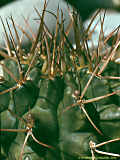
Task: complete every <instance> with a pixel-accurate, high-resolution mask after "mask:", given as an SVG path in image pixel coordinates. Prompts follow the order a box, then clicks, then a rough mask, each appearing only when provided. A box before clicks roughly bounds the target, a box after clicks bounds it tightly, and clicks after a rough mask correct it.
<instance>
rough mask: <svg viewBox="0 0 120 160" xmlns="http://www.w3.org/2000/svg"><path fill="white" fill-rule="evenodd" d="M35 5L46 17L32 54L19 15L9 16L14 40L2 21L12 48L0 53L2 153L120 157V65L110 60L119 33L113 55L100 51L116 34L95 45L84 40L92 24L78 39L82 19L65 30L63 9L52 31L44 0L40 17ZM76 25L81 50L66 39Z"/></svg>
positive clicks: (75, 17)
mask: <svg viewBox="0 0 120 160" xmlns="http://www.w3.org/2000/svg"><path fill="white" fill-rule="evenodd" d="M35 10H36V13H37V14H38V18H40V19H41V22H40V24H39V28H38V32H37V34H36V37H35V39H34V38H33V39H34V40H32V41H31V43H32V46H31V48H30V49H29V48H28V50H29V52H25V51H24V49H23V48H22V47H21V41H20V37H19V35H18V32H17V30H16V25H15V21H14V19H13V18H12V17H11V23H12V27H13V30H14V32H15V35H16V37H17V41H18V44H17V45H16V44H15V43H14V41H15V39H14V36H13V35H12V32H11V34H10V36H11V37H10V38H9V36H8V33H7V31H6V28H5V25H4V22H3V21H2V20H1V21H2V23H3V27H4V31H5V35H6V39H7V40H6V43H7V51H8V54H7V53H6V52H4V51H3V52H0V54H1V55H2V56H3V59H2V60H1V61H0V65H1V66H2V71H3V76H1V82H0V114H1V129H0V132H1V136H0V137H1V140H0V141H1V151H2V155H1V157H2V158H3V157H5V158H6V159H9V160H11V159H12V160H13V159H16V160H22V159H34V160H37V159H42V160H44V159H46V160H51V159H53V160H58V159H59V160H63V159H64V160H70V159H71V160H72V159H76V160H77V159H84V158H86V157H87V156H89V157H92V158H93V159H94V158H95V157H98V159H99V156H101V154H104V156H109V155H110V156H115V157H120V149H119V148H120V135H119V133H120V129H119V125H120V107H119V103H120V101H119V100H120V89H119V83H120V82H119V80H120V77H119V73H120V71H119V67H120V64H117V63H116V62H115V61H114V60H113V62H112V57H114V54H115V53H117V52H118V47H119V44H120V41H119V34H117V32H116V35H117V38H116V43H115V44H113V45H112V46H111V49H110V51H109V53H107V54H105V53H101V54H99V52H102V49H104V47H106V46H107V44H106V43H107V39H109V38H110V37H111V36H112V35H113V33H110V35H108V37H107V38H106V39H105V37H102V38H103V39H102V40H99V43H100V42H101V44H102V45H99V46H98V48H97V50H96V48H95V47H93V48H92V49H90V48H88V47H87V40H88V39H90V35H91V31H90V26H91V25H89V27H88V28H87V29H86V30H85V31H84V32H83V34H82V35H81V38H80V37H79V36H78V35H79V34H80V33H81V30H80V29H81V28H80V27H79V23H80V24H81V21H79V17H78V14H76V11H73V14H74V15H73V16H72V20H71V24H70V25H69V26H68V28H69V29H68V30H65V29H64V19H63V13H62V12H59V8H58V10H57V15H53V16H56V28H55V33H54V34H53V33H50V32H49V26H48V28H47V27H46V24H45V22H44V16H45V12H47V10H46V3H45V4H44V10H43V13H42V16H40V14H39V11H38V10H37V9H35ZM49 14H52V13H49ZM60 14H61V15H60ZM97 14H99V12H98V13H97ZM97 14H96V15H95V16H93V18H92V20H91V23H92V21H94V19H95V17H96V16H97ZM59 16H61V20H60V19H59ZM103 19H104V18H103ZM103 19H102V20H101V26H102V24H103V21H104V20H103ZM103 25H104V24H103ZM70 26H71V27H70ZM8 27H9V23H8ZM81 27H82V26H81ZM72 28H74V35H75V43H76V49H74V48H73V46H72V45H71V43H70V41H69V39H68V36H69V32H70V30H71V29H72ZM9 30H10V31H11V29H10V28H9ZM28 30H29V27H28ZM101 30H102V28H101ZM23 34H25V32H24V31H23ZM100 36H103V35H102V32H101V33H100ZM10 41H11V43H10ZM91 41H92V40H91ZM102 42H104V43H102ZM11 45H12V46H13V47H12V49H11ZM116 50H117V51H116ZM105 58H106V59H105ZM116 66H117V67H116ZM111 68H112V69H114V70H112V69H111ZM8 138H9V141H6V139H8ZM99 147H100V148H99ZM96 152H97V153H99V154H98V155H97V154H96ZM91 153H92V154H91ZM2 158H1V159H2Z"/></svg>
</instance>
